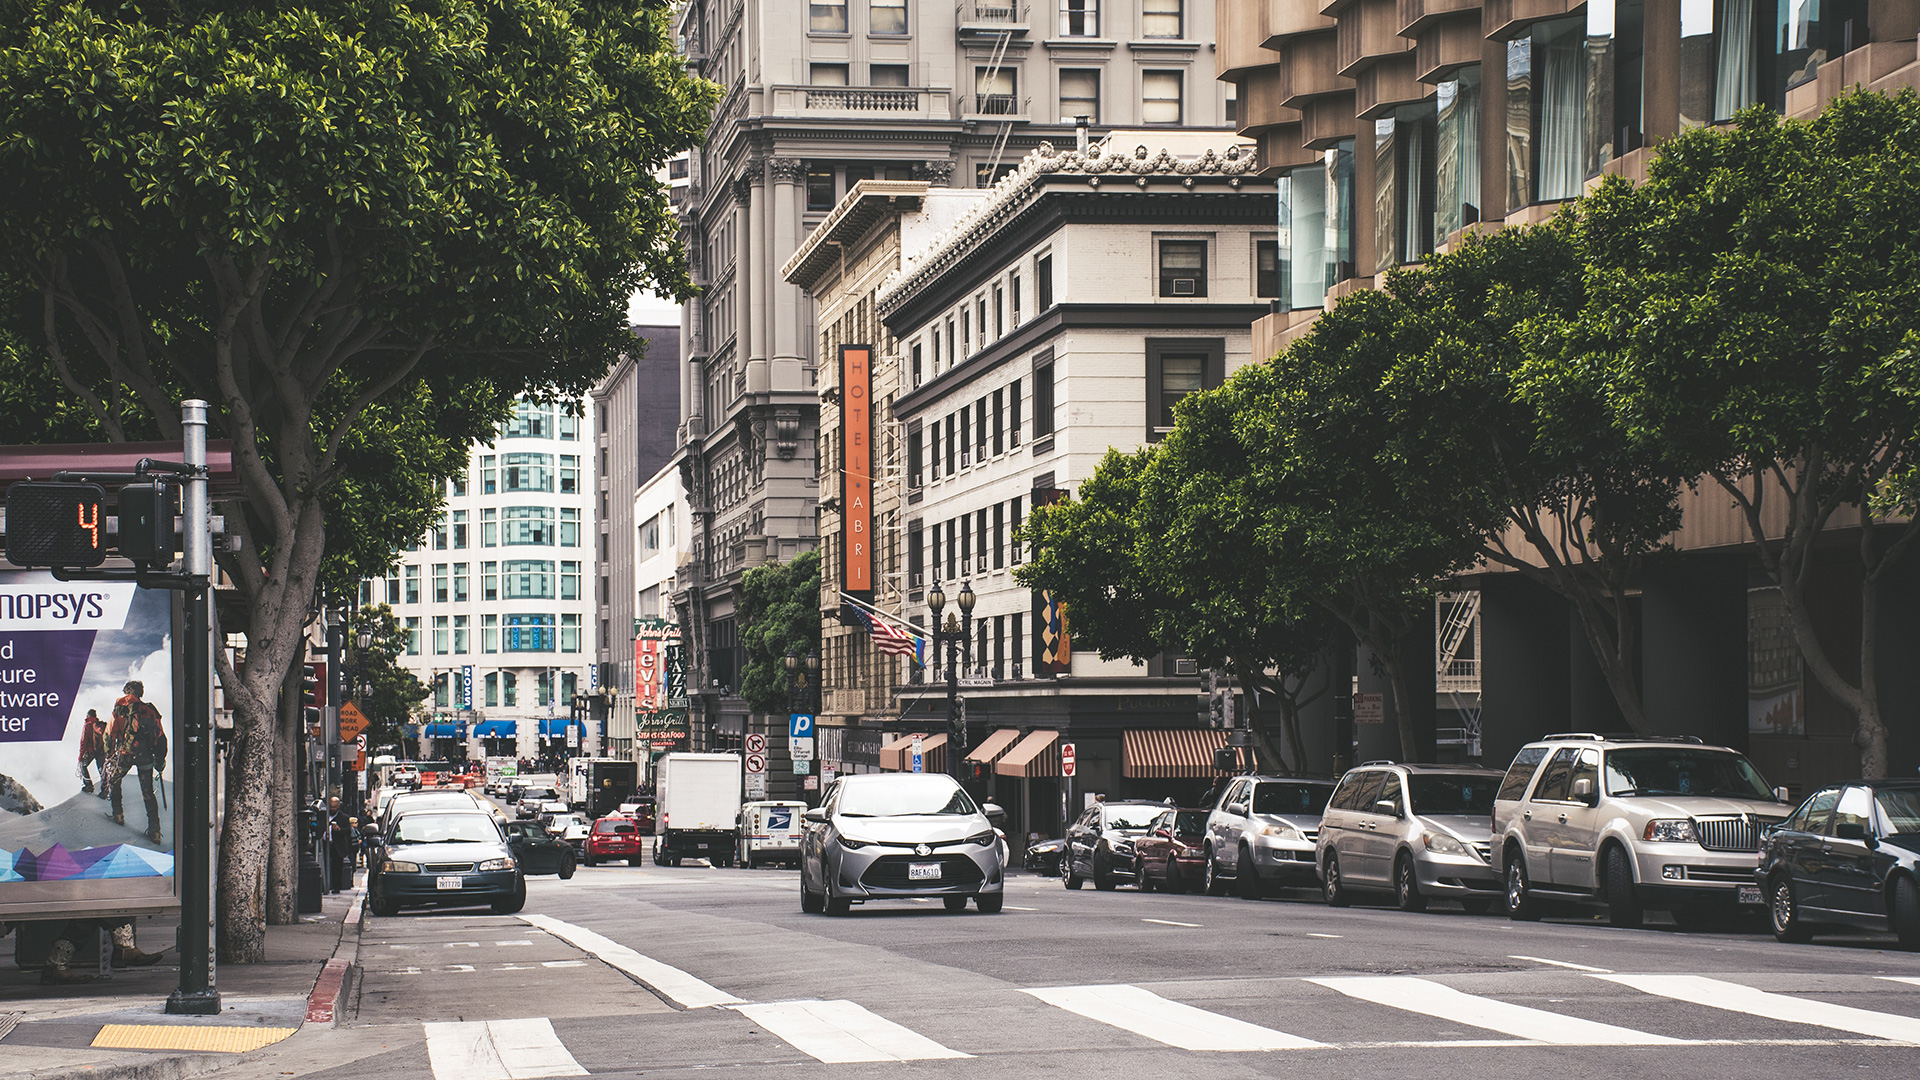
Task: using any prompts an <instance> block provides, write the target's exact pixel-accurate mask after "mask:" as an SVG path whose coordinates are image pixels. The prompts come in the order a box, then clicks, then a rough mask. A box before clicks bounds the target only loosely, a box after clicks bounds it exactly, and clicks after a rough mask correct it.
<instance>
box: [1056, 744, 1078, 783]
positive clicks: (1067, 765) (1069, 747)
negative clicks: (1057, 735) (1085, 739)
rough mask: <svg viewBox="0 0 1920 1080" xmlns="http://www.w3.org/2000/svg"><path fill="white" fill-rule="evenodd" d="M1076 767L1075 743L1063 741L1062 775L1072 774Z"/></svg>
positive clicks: (1061, 749) (1061, 754)
mask: <svg viewBox="0 0 1920 1080" xmlns="http://www.w3.org/2000/svg"><path fill="white" fill-rule="evenodd" d="M1074 767H1075V766H1074V756H1073V744H1072V743H1070V742H1063V743H1061V744H1060V775H1061V776H1072V775H1073V770H1074Z"/></svg>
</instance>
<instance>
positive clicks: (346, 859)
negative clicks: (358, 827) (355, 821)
mask: <svg viewBox="0 0 1920 1080" xmlns="http://www.w3.org/2000/svg"><path fill="white" fill-rule="evenodd" d="M351 820H352V819H351V818H349V817H348V816H347V812H346V811H345V810H344V809H342V808H341V806H340V796H338V795H335V796H333V797H332V798H329V799H328V800H327V855H328V857H329V858H330V859H331V860H332V865H333V878H332V883H331V884H332V887H331V888H330V889H328V890H327V891H328V892H339V891H340V890H342V889H345V888H348V887H350V886H351V885H352V884H353V830H352V829H351V828H350V827H349V825H348V824H347V823H348V822H349V821H351Z"/></svg>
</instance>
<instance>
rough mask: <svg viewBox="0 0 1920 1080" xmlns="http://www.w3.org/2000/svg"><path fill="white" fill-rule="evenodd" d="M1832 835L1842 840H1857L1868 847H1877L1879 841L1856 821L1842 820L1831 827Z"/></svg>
mask: <svg viewBox="0 0 1920 1080" xmlns="http://www.w3.org/2000/svg"><path fill="white" fill-rule="evenodd" d="M1833 835H1834V836H1836V837H1839V838H1840V839H1842V840H1858V841H1860V842H1862V843H1864V844H1866V845H1867V846H1868V847H1879V846H1880V842H1879V841H1878V840H1875V839H1874V838H1873V834H1871V833H1869V832H1867V827H1866V826H1865V825H1862V824H1860V823H1859V822H1857V821H1843V822H1841V823H1840V824H1838V825H1835V826H1834V827H1833Z"/></svg>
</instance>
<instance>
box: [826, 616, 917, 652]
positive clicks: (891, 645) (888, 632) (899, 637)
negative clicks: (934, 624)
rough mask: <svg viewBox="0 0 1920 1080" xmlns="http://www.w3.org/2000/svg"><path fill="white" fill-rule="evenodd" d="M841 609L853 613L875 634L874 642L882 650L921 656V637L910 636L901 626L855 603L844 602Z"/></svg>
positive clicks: (856, 619) (856, 618)
mask: <svg viewBox="0 0 1920 1080" xmlns="http://www.w3.org/2000/svg"><path fill="white" fill-rule="evenodd" d="M841 610H843V611H846V612H848V613H849V614H851V615H852V616H853V618H854V620H855V621H857V622H858V623H859V624H860V625H862V626H864V627H866V628H867V633H869V634H872V635H873V644H874V646H875V647H876V648H878V649H879V650H880V651H881V652H883V653H887V654H890V655H892V656H911V657H913V658H914V659H915V660H918V659H919V658H920V643H919V639H917V638H914V637H909V636H908V635H907V634H905V633H903V632H902V631H901V630H900V628H899V627H897V626H895V625H893V624H892V623H890V622H888V621H887V620H885V619H876V618H874V617H873V616H872V615H870V614H868V613H867V612H865V611H863V610H861V609H860V608H859V607H856V606H855V605H853V604H842V605H841Z"/></svg>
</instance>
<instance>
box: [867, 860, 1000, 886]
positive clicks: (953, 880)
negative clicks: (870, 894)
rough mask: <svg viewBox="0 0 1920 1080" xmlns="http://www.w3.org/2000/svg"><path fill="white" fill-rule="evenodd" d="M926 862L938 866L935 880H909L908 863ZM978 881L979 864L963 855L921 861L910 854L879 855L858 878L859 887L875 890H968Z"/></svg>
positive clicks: (978, 882) (979, 880) (979, 875)
mask: <svg viewBox="0 0 1920 1080" xmlns="http://www.w3.org/2000/svg"><path fill="white" fill-rule="evenodd" d="M929 862H937V863H939V864H940V879H939V880H938V881H929V880H920V881H914V880H909V879H908V877H907V867H908V866H909V865H910V864H913V863H929ZM981 880H982V877H981V874H980V867H979V865H978V864H976V863H975V862H974V861H973V860H972V859H969V858H967V857H966V856H965V855H933V856H929V857H927V858H924V859H921V858H916V857H914V856H912V855H882V856H881V857H879V858H878V859H875V860H874V861H873V865H872V866H869V867H867V872H866V873H864V874H861V875H860V884H862V885H867V886H870V887H872V888H876V889H933V888H939V889H953V888H968V887H971V886H974V885H978V884H980V882H981Z"/></svg>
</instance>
